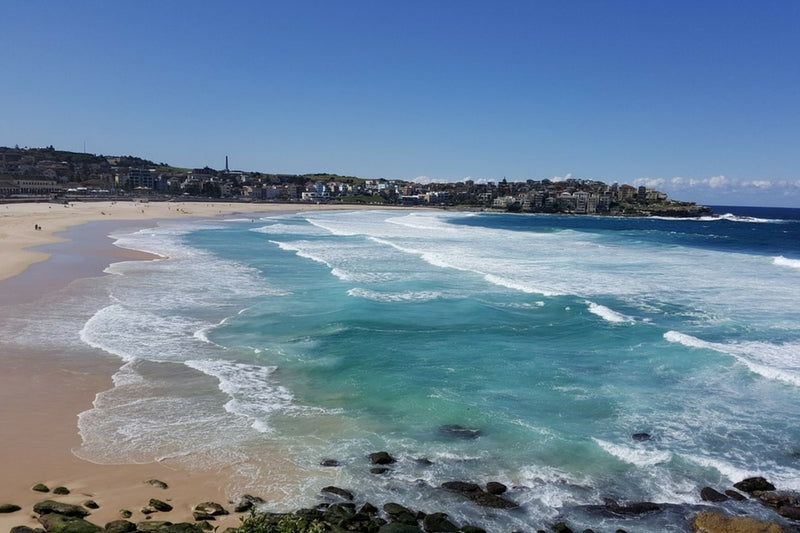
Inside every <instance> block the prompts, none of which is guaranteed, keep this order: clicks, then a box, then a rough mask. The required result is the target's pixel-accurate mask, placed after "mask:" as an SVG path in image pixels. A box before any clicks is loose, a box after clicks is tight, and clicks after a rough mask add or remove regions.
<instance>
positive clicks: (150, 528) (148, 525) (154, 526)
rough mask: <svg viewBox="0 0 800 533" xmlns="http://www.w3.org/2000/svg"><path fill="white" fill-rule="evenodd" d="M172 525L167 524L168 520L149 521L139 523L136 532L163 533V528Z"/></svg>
mask: <svg viewBox="0 0 800 533" xmlns="http://www.w3.org/2000/svg"><path fill="white" fill-rule="evenodd" d="M171 525H172V522H167V521H166V520H148V521H146V522H137V523H136V531H139V532H141V533H153V532H155V531H161V530H162V529H163V528H165V527H167V526H171Z"/></svg>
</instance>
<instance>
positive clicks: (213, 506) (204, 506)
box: [194, 502, 228, 516]
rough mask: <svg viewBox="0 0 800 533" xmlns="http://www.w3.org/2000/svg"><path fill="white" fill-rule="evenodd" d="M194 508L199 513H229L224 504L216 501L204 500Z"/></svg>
mask: <svg viewBox="0 0 800 533" xmlns="http://www.w3.org/2000/svg"><path fill="white" fill-rule="evenodd" d="M194 510H195V511H197V512H199V513H205V514H209V515H211V516H221V515H226V514H228V511H226V510H225V508H224V507H223V506H221V505H220V504H218V503H216V502H203V503H198V504H197V505H195V506H194Z"/></svg>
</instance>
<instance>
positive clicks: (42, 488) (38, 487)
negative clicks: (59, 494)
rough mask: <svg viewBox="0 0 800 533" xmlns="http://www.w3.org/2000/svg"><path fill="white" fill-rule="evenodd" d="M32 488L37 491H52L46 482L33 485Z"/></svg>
mask: <svg viewBox="0 0 800 533" xmlns="http://www.w3.org/2000/svg"><path fill="white" fill-rule="evenodd" d="M31 489H32V490H35V491H36V492H50V488H49V487H48V486H47V485H45V484H44V483H37V484H36V485H34V486H33V487H31Z"/></svg>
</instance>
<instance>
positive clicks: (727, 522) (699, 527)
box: [692, 511, 785, 533]
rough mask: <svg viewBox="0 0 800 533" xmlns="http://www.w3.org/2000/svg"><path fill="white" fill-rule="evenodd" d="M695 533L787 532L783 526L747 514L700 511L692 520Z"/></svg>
mask: <svg viewBox="0 0 800 533" xmlns="http://www.w3.org/2000/svg"><path fill="white" fill-rule="evenodd" d="M692 531H694V532H695V533H785V531H784V530H783V528H782V527H781V526H780V525H778V524H776V523H773V522H761V521H760V520H756V519H754V518H748V517H745V516H728V515H724V514H722V513H717V512H713V511H706V512H702V513H699V514H698V515H697V516H696V517H695V518H694V520H693V521H692Z"/></svg>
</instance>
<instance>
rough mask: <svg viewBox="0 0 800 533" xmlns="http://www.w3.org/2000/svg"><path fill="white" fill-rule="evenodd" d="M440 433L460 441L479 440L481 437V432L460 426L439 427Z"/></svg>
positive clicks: (447, 425) (446, 425)
mask: <svg viewBox="0 0 800 533" xmlns="http://www.w3.org/2000/svg"><path fill="white" fill-rule="evenodd" d="M439 433H442V434H444V435H447V436H450V437H456V438H459V439H477V438H478V437H480V436H481V430H479V429H470V428H465V427H464V426H459V425H458V424H445V425H443V426H439Z"/></svg>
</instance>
